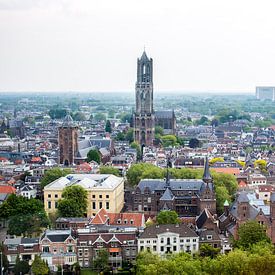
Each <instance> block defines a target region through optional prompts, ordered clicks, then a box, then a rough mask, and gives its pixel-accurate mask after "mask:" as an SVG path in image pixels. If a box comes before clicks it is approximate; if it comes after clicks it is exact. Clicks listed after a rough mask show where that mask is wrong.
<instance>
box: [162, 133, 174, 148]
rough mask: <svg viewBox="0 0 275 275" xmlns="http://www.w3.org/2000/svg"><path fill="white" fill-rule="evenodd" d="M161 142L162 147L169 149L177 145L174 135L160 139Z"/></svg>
mask: <svg viewBox="0 0 275 275" xmlns="http://www.w3.org/2000/svg"><path fill="white" fill-rule="evenodd" d="M161 142H162V144H163V146H164V147H169V146H176V145H178V143H177V137H176V136H174V135H166V136H162V137H161Z"/></svg>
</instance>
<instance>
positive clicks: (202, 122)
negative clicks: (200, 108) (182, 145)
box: [196, 116, 209, 125]
mask: <svg viewBox="0 0 275 275" xmlns="http://www.w3.org/2000/svg"><path fill="white" fill-rule="evenodd" d="M196 124H197V125H208V124H209V120H208V118H207V117H206V116H202V117H201V118H200V119H199V120H197V121H196Z"/></svg>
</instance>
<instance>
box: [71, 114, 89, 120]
mask: <svg viewBox="0 0 275 275" xmlns="http://www.w3.org/2000/svg"><path fill="white" fill-rule="evenodd" d="M72 117H73V119H74V120H75V121H85V120H86V116H85V114H84V113H82V112H76V113H75V114H73V115H72Z"/></svg>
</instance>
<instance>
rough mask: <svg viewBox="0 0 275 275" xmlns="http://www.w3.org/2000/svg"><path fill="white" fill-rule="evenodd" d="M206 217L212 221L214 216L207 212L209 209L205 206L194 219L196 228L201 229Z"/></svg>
mask: <svg viewBox="0 0 275 275" xmlns="http://www.w3.org/2000/svg"><path fill="white" fill-rule="evenodd" d="M207 219H211V220H213V221H214V218H213V216H212V215H211V213H210V212H209V210H208V209H206V208H205V209H204V210H203V211H202V212H201V214H200V215H199V216H198V217H197V219H196V225H197V227H198V229H201V228H202V227H203V226H204V224H205V222H206V221H207Z"/></svg>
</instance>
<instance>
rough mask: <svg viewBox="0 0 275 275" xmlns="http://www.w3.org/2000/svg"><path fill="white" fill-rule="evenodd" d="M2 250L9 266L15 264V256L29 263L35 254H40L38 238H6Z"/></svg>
mask: <svg viewBox="0 0 275 275" xmlns="http://www.w3.org/2000/svg"><path fill="white" fill-rule="evenodd" d="M3 252H4V254H5V255H6V256H7V259H8V261H9V264H10V266H11V267H12V266H14V265H15V263H16V258H17V256H18V257H19V259H20V260H24V261H27V262H28V263H29V264H30V265H31V264H32V262H33V260H34V258H35V256H36V255H39V254H40V249H39V238H21V237H20V238H13V239H6V240H5V241H4V250H3Z"/></svg>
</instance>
